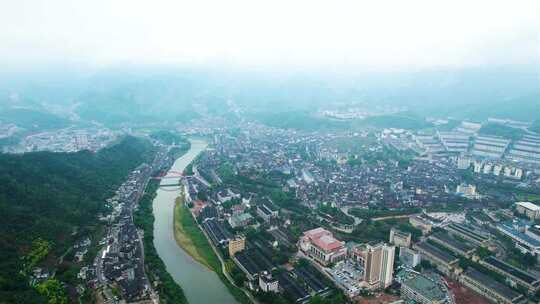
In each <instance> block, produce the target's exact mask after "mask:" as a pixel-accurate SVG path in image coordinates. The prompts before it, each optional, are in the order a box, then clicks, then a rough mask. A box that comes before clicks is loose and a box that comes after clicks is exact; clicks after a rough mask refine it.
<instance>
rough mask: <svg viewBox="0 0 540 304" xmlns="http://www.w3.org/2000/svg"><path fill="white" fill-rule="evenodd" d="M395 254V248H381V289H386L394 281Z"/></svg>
mask: <svg viewBox="0 0 540 304" xmlns="http://www.w3.org/2000/svg"><path fill="white" fill-rule="evenodd" d="M395 252H396V247H395V246H388V245H386V244H384V246H383V248H382V261H381V279H380V280H381V288H387V287H388V286H390V285H392V280H393V279H394V255H395Z"/></svg>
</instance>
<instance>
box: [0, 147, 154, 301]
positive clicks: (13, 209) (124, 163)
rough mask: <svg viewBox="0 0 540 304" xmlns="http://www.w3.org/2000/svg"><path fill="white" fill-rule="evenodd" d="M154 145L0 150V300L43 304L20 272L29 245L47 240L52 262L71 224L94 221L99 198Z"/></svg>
mask: <svg viewBox="0 0 540 304" xmlns="http://www.w3.org/2000/svg"><path fill="white" fill-rule="evenodd" d="M152 152H153V147H152V146H151V145H150V144H149V143H148V142H146V141H143V140H141V139H137V138H134V137H126V138H124V139H122V140H121V141H120V142H119V143H117V144H115V145H113V146H111V147H109V148H105V149H103V150H100V151H99V152H97V153H92V152H88V151H81V152H77V153H50V152H36V153H26V154H21V155H11V154H0V214H1V215H2V220H1V221H0V303H42V302H43V301H44V299H43V298H42V297H41V296H39V294H38V293H37V292H36V291H35V290H33V289H32V288H30V287H29V286H28V282H27V281H26V279H25V278H24V277H23V276H22V275H21V274H20V271H21V269H22V259H21V257H23V256H26V255H28V252H29V251H30V248H31V247H32V243H34V244H35V242H36V240H40V239H41V240H45V241H47V242H48V243H49V244H50V253H49V254H48V258H47V259H48V260H51V259H52V260H54V259H55V258H56V257H58V256H60V255H61V254H62V253H63V252H65V250H66V249H67V248H68V247H69V246H70V245H73V244H70V237H71V233H72V231H73V229H74V228H75V227H82V226H85V225H88V224H94V223H95V222H96V214H97V213H98V212H100V211H102V210H103V209H104V200H105V199H106V198H107V197H108V196H109V195H110V194H111V193H112V192H113V191H114V190H115V189H116V188H117V187H118V186H119V184H120V183H121V182H122V181H123V179H124V178H125V177H127V174H128V173H129V172H130V171H131V170H132V169H134V168H135V167H136V166H138V165H139V164H141V163H142V162H144V161H147V160H149V159H150V157H151V155H152V154H153V153H152Z"/></svg>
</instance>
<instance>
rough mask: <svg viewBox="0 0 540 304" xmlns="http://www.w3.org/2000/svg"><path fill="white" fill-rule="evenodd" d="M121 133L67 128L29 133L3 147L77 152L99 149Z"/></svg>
mask: <svg viewBox="0 0 540 304" xmlns="http://www.w3.org/2000/svg"><path fill="white" fill-rule="evenodd" d="M119 135H120V133H119V132H115V131H112V130H109V129H105V128H99V129H74V128H66V129H59V130H52V131H44V132H40V133H37V134H29V135H26V136H24V137H22V138H21V139H20V140H19V141H17V142H16V143H13V144H11V145H6V146H4V147H3V151H2V152H4V153H25V152H34V151H51V152H76V151H81V150H89V151H97V150H100V149H102V148H104V147H106V146H108V145H109V144H110V143H112V142H113V141H114V140H116V139H117V138H118V137H119Z"/></svg>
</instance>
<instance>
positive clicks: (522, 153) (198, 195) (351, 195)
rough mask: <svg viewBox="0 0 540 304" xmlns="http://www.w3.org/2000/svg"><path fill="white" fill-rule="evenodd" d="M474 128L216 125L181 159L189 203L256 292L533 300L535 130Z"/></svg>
mask: <svg viewBox="0 0 540 304" xmlns="http://www.w3.org/2000/svg"><path fill="white" fill-rule="evenodd" d="M471 125H472V126H471ZM475 127H477V126H476V125H473V124H472V123H467V122H463V123H462V124H461V125H459V126H457V128H456V129H457V130H453V131H445V132H442V131H441V132H436V133H434V134H432V135H426V134H423V133H420V132H412V131H408V130H403V129H384V130H380V131H377V130H366V131H363V132H358V133H348V132H341V133H340V132H334V133H329V132H310V133H308V132H290V131H285V130H280V129H275V128H269V127H267V126H263V125H260V124H256V123H247V124H246V125H245V126H244V128H241V129H232V130H227V129H222V131H220V132H215V133H214V134H213V136H212V146H213V148H212V149H209V150H207V151H206V152H204V153H203V154H202V155H201V157H199V158H197V160H196V162H195V163H194V164H193V166H192V168H190V170H188V172H185V173H186V174H185V177H184V178H183V179H182V180H183V187H184V193H185V205H186V207H187V208H190V211H191V213H192V215H193V216H194V218H196V219H197V222H198V223H199V225H200V227H202V229H204V231H205V234H206V235H207V236H208V238H209V239H210V240H211V242H212V244H213V246H214V248H216V249H217V251H218V252H219V254H220V255H221V257H222V259H224V260H225V261H226V263H227V261H232V262H233V263H234V267H233V268H232V269H231V270H230V273H232V274H234V276H233V277H234V283H235V284H236V286H239V287H241V288H245V289H246V290H249V291H250V292H252V293H253V294H254V295H255V296H256V298H257V299H259V300H260V301H262V302H265V303H266V302H267V301H270V302H272V301H276V303H278V300H277V299H281V298H282V299H284V300H285V301H287V302H290V303H308V302H309V301H310V300H312V299H314V298H315V297H317V298H332V297H340V296H342V297H346V298H347V299H349V300H351V301H353V300H354V301H359V303H400V301H409V300H411V301H415V302H417V303H487V302H494V303H524V302H526V301H527V300H534V301H536V300H537V299H538V296H539V294H538V291H539V289H540V268H539V267H538V257H540V255H539V254H540V232H539V231H540V229H539V227H540V226H538V219H539V218H540V207H539V206H538V205H536V204H533V203H531V202H528V199H529V198H531V199H534V200H536V201H537V200H538V194H533V193H539V190H540V170H539V167H538V159H539V158H538V157H539V156H540V137H538V136H535V135H526V136H524V137H523V138H521V139H520V140H518V141H515V142H514V141H511V140H505V139H503V138H499V137H494V136H483V135H478V134H476V133H475V131H474V130H472V131H471V128H473V129H474V128H475ZM478 128H479V127H478ZM478 128H477V129H476V130H478ZM465 129H466V130H465ZM229 264H230V263H229ZM268 294H275V295H277V297H270V296H268ZM272 299H273V300H272ZM370 299H373V302H370ZM376 301H379V302H376ZM279 303H281V302H279Z"/></svg>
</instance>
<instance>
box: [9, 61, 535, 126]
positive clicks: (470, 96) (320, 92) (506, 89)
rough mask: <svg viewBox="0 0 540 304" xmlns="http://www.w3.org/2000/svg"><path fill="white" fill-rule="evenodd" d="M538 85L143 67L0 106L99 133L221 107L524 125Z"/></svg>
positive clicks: (33, 87)
mask: <svg viewBox="0 0 540 304" xmlns="http://www.w3.org/2000/svg"><path fill="white" fill-rule="evenodd" d="M539 79H540V78H539V74H538V71H537V70H536V69H535V68H534V67H533V68H528V67H492V68H463V69H454V70H448V69H432V70H418V71H410V70H396V71H390V70H382V71H365V72H355V73H332V72H330V73H323V72H322V71H317V70H301V71H294V72H275V71H274V72H267V71H261V70H258V71H243V70H230V69H216V68H214V69H210V68H202V67H199V68H193V67H190V68H186V67H184V68H170V67H169V68H165V67H159V66H156V67H153V66H146V67H140V68H114V69H104V70H99V71H97V72H93V73H88V72H86V73H83V72H80V71H67V72H66V71H59V72H55V71H50V72H28V73H25V74H21V75H20V76H19V77H15V78H10V79H9V80H8V81H4V82H3V83H2V85H1V87H0V99H1V100H0V102H1V105H2V108H18V107H19V108H20V107H25V108H29V109H33V110H39V111H44V112H51V110H52V111H53V112H54V110H57V112H58V113H57V114H59V115H63V114H66V113H62V111H63V110H70V111H73V113H75V114H77V115H78V116H80V118H81V119H83V120H94V121H98V122H102V123H119V122H133V121H142V122H151V121H156V120H160V121H161V120H178V119H185V118H197V117H200V116H201V115H216V114H217V115H222V114H225V113H227V112H229V111H230V110H231V109H230V105H231V104H230V102H233V103H234V104H235V106H236V107H239V108H240V109H243V112H246V111H247V112H254V113H257V112H261V111H270V112H283V111H303V112H309V113H313V112H315V111H317V110H319V109H324V108H328V107H340V106H354V105H358V106H363V107H373V106H396V107H404V108H406V109H408V110H411V111H413V112H414V113H416V114H418V115H422V116H435V117H446V116H452V117H456V118H460V119H472V120H483V119H486V118H488V117H499V118H511V119H517V120H527V121H530V120H535V119H536V118H537V115H536V113H538V112H539V111H540V87H539V81H540V80H539ZM228 101H229V102H228Z"/></svg>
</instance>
